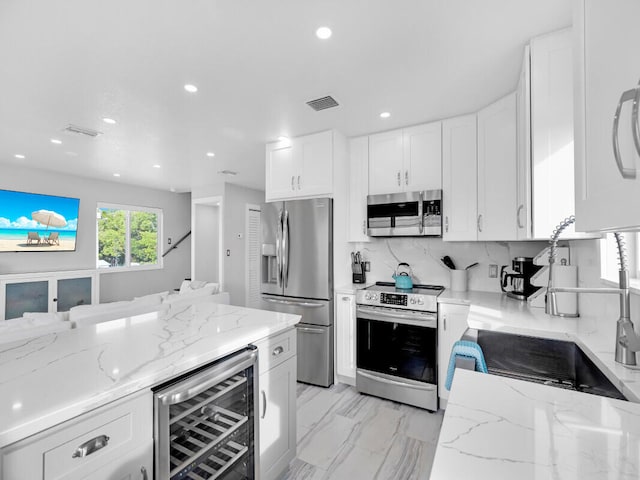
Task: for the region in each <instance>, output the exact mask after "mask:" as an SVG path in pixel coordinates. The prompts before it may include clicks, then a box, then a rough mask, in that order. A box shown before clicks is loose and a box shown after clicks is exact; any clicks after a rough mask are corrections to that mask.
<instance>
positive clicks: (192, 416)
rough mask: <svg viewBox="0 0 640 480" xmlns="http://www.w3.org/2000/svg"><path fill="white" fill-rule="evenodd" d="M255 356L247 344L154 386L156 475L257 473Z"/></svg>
mask: <svg viewBox="0 0 640 480" xmlns="http://www.w3.org/2000/svg"><path fill="white" fill-rule="evenodd" d="M257 359H258V350H257V348H256V347H254V346H249V347H247V348H246V349H244V350H242V351H240V352H238V353H235V354H233V355H230V356H228V357H225V358H223V359H221V360H220V361H218V362H215V363H213V364H211V365H208V366H206V367H202V368H200V369H198V370H197V371H195V372H192V373H189V374H187V375H186V376H183V377H180V378H178V379H176V380H174V381H172V382H170V383H165V384H163V385H160V386H159V387H158V388H157V389H154V439H155V471H156V475H155V477H156V478H161V479H163V480H167V479H169V480H175V479H186V478H190V479H213V478H215V479H229V480H230V479H239V478H242V479H255V478H257V477H258V472H259V468H258V467H259V457H260V455H259V453H258V452H259V449H258V441H257V439H258V386H257V384H256V383H257V378H258V372H257Z"/></svg>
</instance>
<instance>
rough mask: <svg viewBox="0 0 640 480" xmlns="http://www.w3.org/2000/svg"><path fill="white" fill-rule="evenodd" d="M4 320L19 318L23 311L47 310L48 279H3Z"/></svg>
mask: <svg viewBox="0 0 640 480" xmlns="http://www.w3.org/2000/svg"><path fill="white" fill-rule="evenodd" d="M0 285H1V287H2V298H4V302H3V304H4V309H3V310H4V311H3V314H4V320H9V319H11V318H19V317H21V316H22V315H23V314H24V313H25V312H48V311H49V304H50V302H49V298H50V292H49V290H50V287H49V280H48V279H39V280H32V281H31V280H15V281H6V282H5V281H3V282H2V283H1V284H0Z"/></svg>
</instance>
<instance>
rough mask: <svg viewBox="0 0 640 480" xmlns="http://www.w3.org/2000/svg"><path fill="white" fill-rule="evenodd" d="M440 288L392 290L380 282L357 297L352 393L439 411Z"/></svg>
mask: <svg viewBox="0 0 640 480" xmlns="http://www.w3.org/2000/svg"><path fill="white" fill-rule="evenodd" d="M442 290H444V287H441V286H434V285H414V286H413V288H412V289H396V288H395V285H394V284H393V283H391V282H378V283H376V284H375V285H372V286H371V287H368V288H364V289H362V290H358V292H357V293H356V316H357V324H356V388H357V390H358V391H359V392H362V393H367V394H369V395H375V396H378V397H383V398H387V399H389V400H395V401H397V402H401V403H406V404H409V405H414V406H416V407H421V408H426V409H428V410H431V411H436V410H437V409H438V382H437V380H438V379H437V371H438V368H437V360H436V359H437V345H438V342H437V330H438V328H437V326H438V314H437V312H438V304H437V297H438V295H439V294H440V293H441V292H442Z"/></svg>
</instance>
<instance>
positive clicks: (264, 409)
mask: <svg viewBox="0 0 640 480" xmlns="http://www.w3.org/2000/svg"><path fill="white" fill-rule="evenodd" d="M266 414H267V394H266V393H264V390H262V416H261V417H260V418H264V416H265V415H266Z"/></svg>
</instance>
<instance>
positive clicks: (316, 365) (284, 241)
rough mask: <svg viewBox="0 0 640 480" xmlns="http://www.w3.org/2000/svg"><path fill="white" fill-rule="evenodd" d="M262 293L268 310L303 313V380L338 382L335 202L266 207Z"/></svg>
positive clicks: (326, 383) (300, 327) (300, 351)
mask: <svg viewBox="0 0 640 480" xmlns="http://www.w3.org/2000/svg"><path fill="white" fill-rule="evenodd" d="M260 216H261V224H262V242H261V248H262V261H261V277H262V278H261V293H262V302H263V306H264V308H265V309H268V310H273V311H277V312H285V313H295V314H299V315H302V320H301V321H300V323H299V324H298V325H297V341H298V381H300V382H305V383H311V384H313V385H320V386H323V387H328V386H329V385H331V384H332V383H333V201H332V199H330V198H315V199H310V200H291V201H287V202H273V203H267V204H264V205H263V206H262V211H261V215H260Z"/></svg>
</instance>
